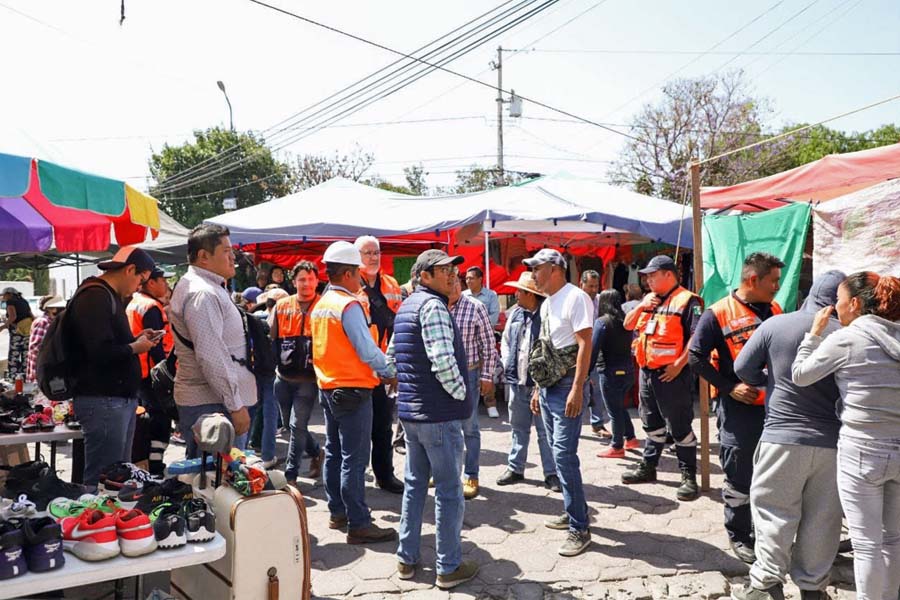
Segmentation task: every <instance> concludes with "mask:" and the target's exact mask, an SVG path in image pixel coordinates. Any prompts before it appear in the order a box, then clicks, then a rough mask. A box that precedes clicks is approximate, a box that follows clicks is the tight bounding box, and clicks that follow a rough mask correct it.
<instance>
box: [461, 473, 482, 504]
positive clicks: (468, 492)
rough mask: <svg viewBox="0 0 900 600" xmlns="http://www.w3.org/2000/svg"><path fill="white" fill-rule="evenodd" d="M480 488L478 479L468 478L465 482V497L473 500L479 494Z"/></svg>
mask: <svg viewBox="0 0 900 600" xmlns="http://www.w3.org/2000/svg"><path fill="white" fill-rule="evenodd" d="M478 489H479V488H478V480H477V479H475V478H474V477H469V478H467V479H466V480H465V482H463V498H465V499H466V500H471V499H472V498H474V497H475V496H477V495H478Z"/></svg>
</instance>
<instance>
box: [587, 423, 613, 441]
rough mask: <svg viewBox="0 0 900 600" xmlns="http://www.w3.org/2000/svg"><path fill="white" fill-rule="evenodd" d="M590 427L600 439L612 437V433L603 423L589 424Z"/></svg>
mask: <svg viewBox="0 0 900 600" xmlns="http://www.w3.org/2000/svg"><path fill="white" fill-rule="evenodd" d="M591 429H593V430H594V433H596V434H597V435H599V436H600V438H601V439H604V440H606V439H609V438H611V437H612V434H611V433H610V432H609V430H608V429H607V428H606V427H604V426H603V425H591Z"/></svg>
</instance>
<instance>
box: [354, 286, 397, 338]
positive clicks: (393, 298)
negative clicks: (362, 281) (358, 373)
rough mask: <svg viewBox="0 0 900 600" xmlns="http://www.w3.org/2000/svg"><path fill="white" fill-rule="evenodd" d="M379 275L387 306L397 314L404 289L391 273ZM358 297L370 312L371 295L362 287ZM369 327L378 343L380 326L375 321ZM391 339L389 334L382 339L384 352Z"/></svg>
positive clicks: (368, 312)
mask: <svg viewBox="0 0 900 600" xmlns="http://www.w3.org/2000/svg"><path fill="white" fill-rule="evenodd" d="M379 277H380V278H381V295H382V296H384V299H385V300H386V301H387V306H388V308H389V309H390V310H391V312H392V313H394V314H397V311H398V310H400V305H401V304H402V303H403V291H402V290H401V289H400V284H399V283H397V280H396V279H394V278H393V277H391V276H390V275H386V274H384V273H379ZM356 298H357V300H359V302H360V304H362V305H363V309H365V311H366V314H370V311H369V296H368V295H366V290H365V289H363V288H360V290H359V292H358V293H357V294H356ZM369 329H370V330H371V331H372V338H374V340H375V343H376V344H377V343H378V326H376V325H375V324H374V323H373V324H372V325H370V327H369ZM390 341H391V340H390V338H389V336H385V337H384V339H383V340H381V351H382V352H387V349H388V343H389V342H390Z"/></svg>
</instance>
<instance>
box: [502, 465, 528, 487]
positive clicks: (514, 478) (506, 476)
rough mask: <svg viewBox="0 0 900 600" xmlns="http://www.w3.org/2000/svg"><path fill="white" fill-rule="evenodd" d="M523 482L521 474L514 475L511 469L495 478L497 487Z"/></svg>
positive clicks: (523, 477)
mask: <svg viewBox="0 0 900 600" xmlns="http://www.w3.org/2000/svg"><path fill="white" fill-rule="evenodd" d="M524 480H525V476H524V475H522V474H521V473H516V472H515V471H513V470H512V469H506V471H504V472H503V475H501V476H500V477H498V478H497V485H512V484H514V483H518V482H520V481H524Z"/></svg>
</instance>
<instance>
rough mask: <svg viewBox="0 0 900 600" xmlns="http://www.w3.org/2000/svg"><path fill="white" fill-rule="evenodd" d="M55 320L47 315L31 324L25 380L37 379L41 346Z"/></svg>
mask: <svg viewBox="0 0 900 600" xmlns="http://www.w3.org/2000/svg"><path fill="white" fill-rule="evenodd" d="M52 320H53V319H51V318H50V315H48V314H47V313H44V314H42V315H41V316H40V317H38V318H37V319H35V321H34V323H32V324H31V337H30V338H28V357H27V362H26V364H27V365H28V367H27V369H26V371H25V379H26V380H27V381H34V380H35V379H37V357H38V352H40V350H41V344H42V343H43V342H44V336H45V335H47V329H49V328H50V322H51V321H52Z"/></svg>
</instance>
